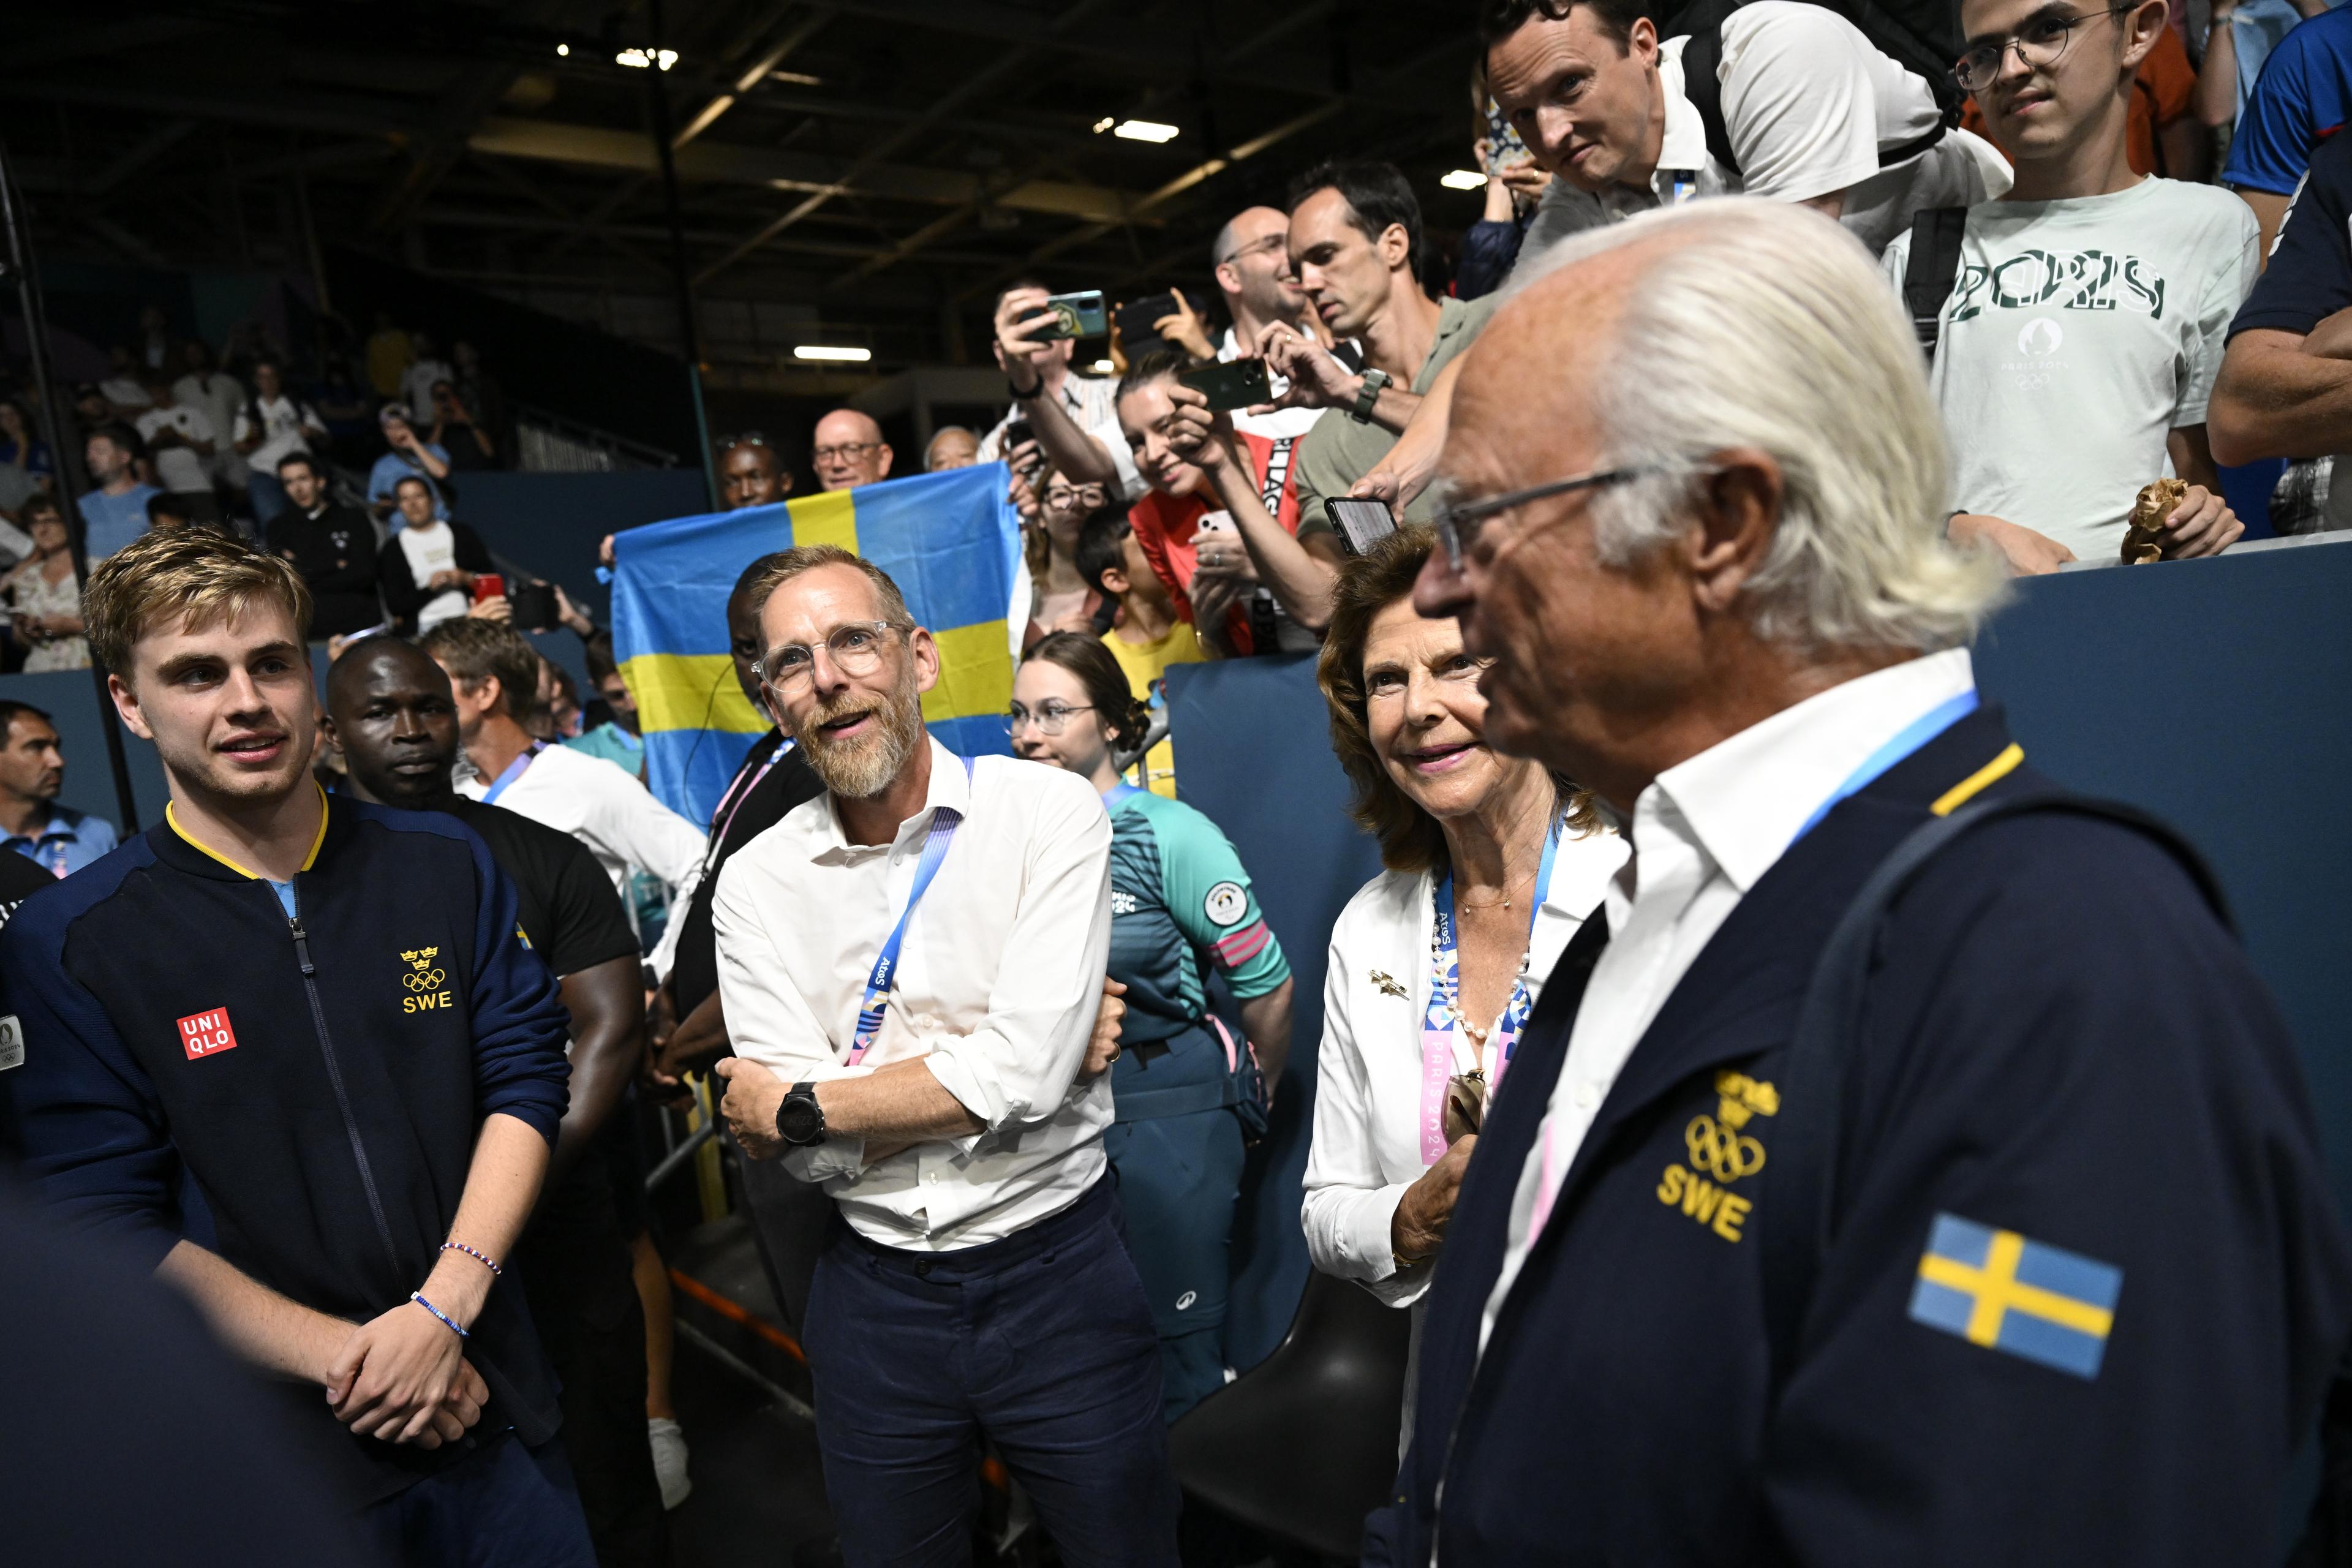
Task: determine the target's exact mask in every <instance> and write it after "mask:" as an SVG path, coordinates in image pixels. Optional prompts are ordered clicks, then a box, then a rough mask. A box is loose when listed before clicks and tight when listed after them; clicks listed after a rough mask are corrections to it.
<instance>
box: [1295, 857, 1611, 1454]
mask: <svg viewBox="0 0 2352 1568" xmlns="http://www.w3.org/2000/svg"><path fill="white" fill-rule="evenodd" d="M1624 859H1625V841H1624V840H1623V839H1622V838H1620V837H1618V836H1617V835H1616V834H1614V833H1611V832H1607V831H1602V832H1599V833H1592V834H1588V835H1586V836H1585V837H1581V838H1568V839H1563V840H1562V841H1561V842H1560V847H1559V855H1558V857H1557V858H1556V859H1555V861H1554V863H1553V866H1552V876H1551V888H1550V890H1549V895H1548V896H1547V897H1546V898H1545V900H1544V902H1543V907H1542V908H1541V909H1539V910H1537V911H1536V918H1535V931H1534V934H1533V935H1532V937H1531V938H1530V939H1529V942H1528V996H1529V998H1530V999H1531V1000H1533V999H1538V998H1540V997H1541V996H1542V994H1543V983H1544V978H1545V977H1546V976H1547V975H1549V974H1550V973H1551V972H1552V967H1553V965H1555V964H1556V963H1559V955H1560V952H1561V951H1562V950H1563V949H1565V948H1566V947H1567V946H1568V942H1569V939H1570V937H1572V936H1574V935H1575V934H1576V930H1577V928H1578V927H1579V926H1580V925H1582V924H1583V923H1584V921H1585V919H1586V917H1588V916H1589V915H1591V912H1592V910H1594V909H1595V908H1596V907H1597V906H1598V905H1599V904H1600V902H1601V892H1602V889H1604V888H1606V887H1607V886H1608V882H1609V879H1610V877H1611V875H1612V873H1614V872H1615V871H1616V869H1617V868H1618V867H1619V866H1620V865H1622V864H1623V862H1624ZM1433 880H1434V878H1433V875H1432V873H1430V872H1427V871H1420V872H1404V871H1383V872H1381V874H1380V875H1379V876H1377V877H1375V878H1373V879H1371V880H1370V881H1369V882H1367V883H1365V884H1364V885H1363V887H1362V888H1361V889H1358V891H1357V893H1356V896H1355V897H1354V898H1352V899H1350V900H1348V907H1347V908H1346V909H1345V910H1341V911H1340V912H1339V922H1338V923H1337V924H1335V925H1334V926H1333V927H1332V928H1331V952H1330V962H1329V965H1328V967H1327V968H1326V969H1325V971H1324V973H1323V1043H1322V1045H1321V1047H1319V1048H1318V1052H1317V1055H1316V1059H1315V1074H1316V1080H1315V1139H1314V1142H1313V1143H1312V1144H1310V1145H1309V1146H1308V1148H1307V1179H1306V1190H1307V1195H1306V1200H1305V1202H1304V1203H1303V1204H1301V1205H1300V1208H1299V1221H1300V1223H1301V1224H1302V1225H1303V1226H1305V1228H1306V1231H1307V1256H1308V1257H1309V1258H1312V1259H1313V1260H1314V1263H1315V1267H1316V1268H1319V1269H1321V1270H1323V1272H1325V1273H1326V1274H1336V1275H1338V1276H1339V1278H1340V1279H1353V1280H1356V1281H1358V1282H1360V1284H1362V1285H1363V1287H1364V1288H1365V1289H1368V1290H1370V1292H1371V1293H1372V1294H1373V1295H1375V1296H1377V1297H1379V1298H1380V1299H1381V1300H1382V1301H1383V1302H1385V1303H1387V1304H1388V1305H1389V1306H1391V1307H1409V1308H1411V1309H1412V1351H1411V1353H1410V1358H1409V1361H1408V1372H1407V1376H1406V1380H1405V1413H1404V1429H1405V1430H1406V1431H1407V1432H1408V1433H1410V1432H1411V1431H1412V1387H1413V1378H1412V1367H1413V1365H1414V1364H1416V1363H1418V1361H1419V1357H1420V1352H1421V1318H1422V1309H1423V1301H1424V1298H1425V1297H1426V1296H1427V1294H1428V1290H1429V1282H1430V1279H1431V1278H1432V1277H1433V1273H1434V1272H1435V1267H1436V1266H1435V1265H1434V1264H1426V1265H1423V1266H1421V1267H1417V1268H1408V1269H1403V1270H1400V1269H1399V1268H1397V1266H1396V1253H1395V1251H1394V1249H1393V1248H1392V1247H1391V1246H1390V1234H1391V1233H1390V1228H1389V1227H1390V1225H1391V1221H1392V1220H1393V1219H1394V1217H1395V1215H1396V1206H1397V1205H1398V1203H1400V1202H1401V1201H1402V1199H1403V1197H1404V1190H1405V1189H1406V1188H1407V1187H1409V1186H1411V1185H1412V1184H1413V1183H1415V1182H1417V1181H1419V1180H1420V1179H1421V1175H1422V1173H1423V1171H1425V1170H1427V1169H1428V1166H1427V1165H1425V1164H1424V1163H1423V1162H1422V1157H1421V1078H1422V1075H1421V1026H1422V1020H1423V1018H1424V1017H1426V1016H1428V1013H1429V986H1430V980H1431V975H1430V967H1429V963H1430V961H1429V943H1430V937H1431V934H1432V927H1433V924H1434V922H1435V918H1436V915H1435V910H1434V907H1433V905H1432V904H1431V902H1430V888H1431V884H1432V883H1433ZM1383 980H1386V981H1387V982H1388V984H1386V985H1384V984H1382V981H1383ZM1399 992H1402V994H1398V993H1399ZM1454 1049H1455V1052H1456V1060H1455V1062H1454V1070H1455V1071H1456V1072H1467V1071H1469V1070H1471V1069H1472V1068H1479V1067H1483V1068H1486V1073H1487V1079H1488V1081H1489V1082H1490V1083H1492V1082H1493V1081H1495V1079H1494V1064H1493V1062H1492V1061H1490V1060H1486V1059H1485V1058H1486V1057H1487V1056H1491V1054H1492V1046H1491V1043H1490V1045H1489V1047H1487V1048H1486V1052H1484V1053H1483V1054H1482V1053H1481V1052H1480V1048H1479V1047H1477V1046H1476V1045H1475V1043H1474V1042H1473V1041H1472V1040H1471V1039H1470V1037H1468V1036H1467V1035H1466V1034H1463V1033H1460V1032H1459V1031H1457V1032H1456V1035H1455V1037H1454Z"/></svg>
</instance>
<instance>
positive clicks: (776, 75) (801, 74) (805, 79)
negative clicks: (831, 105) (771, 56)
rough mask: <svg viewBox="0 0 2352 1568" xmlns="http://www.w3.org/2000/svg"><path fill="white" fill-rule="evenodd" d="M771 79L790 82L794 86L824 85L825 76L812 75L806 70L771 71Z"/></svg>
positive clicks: (769, 75)
mask: <svg viewBox="0 0 2352 1568" xmlns="http://www.w3.org/2000/svg"><path fill="white" fill-rule="evenodd" d="M768 79H769V80H770V81H782V82H789V83H791V84H792V85H793V86H794V87H823V86H824V78H823V77H821V76H811V75H809V74H808V73H807V72H806V71H770V72H769V73H768Z"/></svg>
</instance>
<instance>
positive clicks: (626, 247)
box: [419, 156, 669, 272]
mask: <svg viewBox="0 0 2352 1568" xmlns="http://www.w3.org/2000/svg"><path fill="white" fill-rule="evenodd" d="M470 161H471V163H473V165H474V166H475V167H476V168H478V169H479V170H481V171H482V172H483V173H484V174H488V175H489V176H490V178H492V179H493V180H496V181H497V182H498V183H499V184H500V185H502V186H504V187H505V188H506V189H508V190H509V191H512V192H514V193H515V194H516V195H519V196H520V197H522V198H523V200H525V201H527V202H531V203H533V204H535V205H539V206H541V207H544V208H545V209H546V210H547V211H548V212H549V213H550V214H551V215H552V216H554V217H556V218H557V219H559V220H561V221H562V223H563V224H565V225H566V226H571V227H575V228H581V229H584V230H586V231H587V232H588V234H589V236H590V237H593V238H595V239H599V240H602V241H603V242H604V244H606V245H608V246H610V247H612V248H613V249H614V250H615V251H617V252H619V253H620V254H621V255H622V256H624V257H625V258H628V259H629V260H631V261H635V262H636V263H637V264H638V265H640V266H643V267H650V268H654V269H655V270H656V271H662V272H667V270H669V268H668V264H667V263H666V262H664V261H662V260H660V259H659V258H656V257H653V256H650V255H648V254H647V253H646V252H645V251H643V250H640V249H638V248H637V247H635V246H634V245H632V244H630V243H629V242H628V240H627V239H625V238H624V237H622V236H621V235H620V234H619V233H618V232H616V231H615V230H614V229H613V228H612V227H610V226H607V225H605V224H604V223H601V222H587V221H583V219H582V218H580V217H579V216H577V215H576V214H574V213H573V212H572V209H571V208H569V207H567V206H565V205H563V204H562V202H559V201H557V200H556V199H555V198H554V197H553V196H551V195H548V193H547V192H546V190H545V189H544V188H542V187H541V186H539V185H536V184H532V183H531V182H530V181H529V180H526V179H524V178H523V177H522V176H521V175H520V174H516V173H515V172H514V171H513V170H512V169H509V168H508V167H507V166H506V165H505V164H504V163H500V162H499V161H498V160H497V159H495V158H483V157H478V156H477V157H474V158H472V159H471V160H470ZM419 210H420V212H421V211H422V209H419ZM661 237H662V238H664V239H667V238H668V237H669V236H668V234H667V232H666V231H665V232H664V233H663V234H662V236H661Z"/></svg>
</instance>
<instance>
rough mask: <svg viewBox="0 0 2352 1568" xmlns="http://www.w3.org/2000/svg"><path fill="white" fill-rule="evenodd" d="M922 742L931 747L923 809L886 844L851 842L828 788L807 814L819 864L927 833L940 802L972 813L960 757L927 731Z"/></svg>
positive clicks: (851, 859)
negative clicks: (815, 808) (820, 802)
mask: <svg viewBox="0 0 2352 1568" xmlns="http://www.w3.org/2000/svg"><path fill="white" fill-rule="evenodd" d="M923 743H924V744H925V745H926V746H929V748H930V751H931V783H930V787H929V789H927V790H925V791H924V792H923V809H922V810H920V811H919V812H917V813H915V815H914V816H910V817H908V818H907V820H906V821H904V822H902V823H900V824H898V833H897V835H896V836H895V837H892V838H891V840H890V842H889V843H888V844H852V843H851V842H850V841H849V834H848V833H847V831H846V830H845V829H844V828H843V826H841V802H840V801H839V800H838V799H837V798H835V795H834V794H833V792H832V791H830V790H827V791H826V792H825V796H824V805H825V808H824V810H823V811H821V812H811V813H810V814H809V815H810V816H812V817H814V819H815V820H814V821H813V822H811V823H810V825H809V827H810V833H809V844H808V847H809V859H810V860H811V861H813V862H814V863H815V864H817V865H820V866H845V865H850V864H854V863H855V862H856V861H858V860H861V859H865V858H868V857H871V856H875V855H879V854H882V853H884V852H885V851H887V850H888V849H889V848H891V847H893V846H895V845H899V844H904V843H906V842H907V841H908V839H909V838H918V837H921V836H922V835H924V834H926V833H929V831H930V830H931V817H932V815H933V814H934V813H936V812H937V811H939V810H940V807H942V806H944V807H946V808H947V809H948V810H950V811H952V812H954V813H955V814H956V816H959V817H964V816H971V779H970V778H968V777H966V776H965V774H964V771H963V759H962V758H961V757H959V756H957V755H956V754H955V753H954V752H950V751H949V750H948V749H947V748H946V747H945V746H942V745H940V743H939V742H937V741H935V740H933V739H932V738H931V737H930V736H929V734H926V735H925V736H924V737H923Z"/></svg>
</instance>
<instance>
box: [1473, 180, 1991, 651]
mask: <svg viewBox="0 0 2352 1568" xmlns="http://www.w3.org/2000/svg"><path fill="white" fill-rule="evenodd" d="M1644 243H1653V244H1654V245H1655V252H1654V254H1655V259H1654V260H1652V261H1649V262H1648V263H1646V264H1645V266H1644V267H1643V271H1642V274H1641V277H1640V279H1639V281H1638V282H1637V283H1635V284H1634V285H1633V287H1632V288H1631V289H1629V290H1628V291H1627V293H1626V296H1625V300H1624V304H1623V306H1622V314H1621V315H1620V316H1619V317H1618V320H1617V321H1616V323H1615V326H1614V329H1613V333H1612V335H1613V339H1614V342H1613V343H1612V346H1611V348H1610V350H1609V352H1608V353H1607V355H1606V357H1605V360H1604V362H1603V366H1602V369H1601V373H1600V374H1599V376H1598V377H1597V378H1596V379H1595V381H1594V383H1593V384H1592V385H1591V388H1590V395H1591V400H1592V407H1593V409H1594V410H1595V414H1596V417H1597V418H1598V420H1599V423H1600V426H1601V439H1602V441H1603V443H1604V449H1605V450H1606V451H1607V453H1608V458H1607V460H1606V466H1607V467H1611V468H1633V467H1639V468H1646V469H1649V470H1651V472H1649V473H1648V474H1647V475H1645V476H1644V477H1643V478H1642V479H1636V480H1633V481H1632V482H1630V483H1627V484H1623V485H1620V486H1618V487H1616V488H1615V489H1611V490H1605V491H1603V492H1602V493H1601V495H1600V496H1598V497H1596V498H1595V500H1594V502H1593V508H1592V516H1593V524H1594V529H1595V534H1596V543H1597V545H1598V547H1599V550H1600V552H1601V559H1602V560H1603V561H1604V562H1607V563H1611V564H1612V565H1619V566H1622V565H1624V564H1627V563H1631V562H1633V561H1634V560H1637V559H1639V558H1640V557H1642V556H1643V555H1645V554H1647V553H1649V552H1651V551H1654V550H1655V549H1657V548H1658V547H1659V546H1661V545H1663V544H1664V543H1665V542H1667V541H1669V540H1670V539H1673V538H1675V537H1676V536H1677V535H1678V534H1680V533H1681V532H1682V531H1684V530H1685V529H1686V528H1687V527H1688V525H1689V518H1690V513H1691V510H1692V508H1693V506H1694V505H1695V504H1696V500H1697V495H1698V488H1699V486H1701V485H1702V484H1704V483H1705V482H1706V479H1707V478H1708V477H1709V476H1710V474H1711V473H1712V472H1713V471H1714V468H1715V462H1714V459H1715V455H1716V454H1717V453H1720V452H1723V451H1726V450H1727V449H1729V448H1731V447H1756V448H1758V449H1759V450H1761V451H1763V452H1766V453H1768V454H1769V455H1770V457H1771V458H1772V459H1773V460H1774V461H1775V462H1777V463H1778V464H1779V465H1780V472H1781V479H1782V487H1783V488H1782V491H1781V497H1780V521H1779V526H1778V527H1777V529H1776V530H1775V531H1774V534H1773V539H1772V543H1771V547H1770V549H1769V551H1768V552H1766V555H1765V558H1764V563H1763V565H1762V567H1761V568H1760V569H1759V571H1758V572H1757V574H1755V576H1754V577H1752V578H1751V579H1750V580H1749V581H1748V586H1747V588H1746V590H1745V597H1746V599H1747V601H1748V616H1749V618H1750V622H1751V624H1752V625H1753V626H1755V627H1756V630H1757V633H1758V635H1759V636H1761V637H1767V638H1769V639H1771V640H1774V641H1777V642H1785V643H1790V644H1795V645H1798V646H1800V647H1806V648H1809V649H1818V648H1820V647H1899V648H1911V649H1916V650H1919V651H1922V652H1926V651H1929V650H1933V649H1936V648H1942V647H1954V646H1957V645H1958V644H1962V643H1965V642H1967V641H1969V638H1970V637H1973V636H1974V634H1975V632H1976V628H1977V626H1978V625H1979V623H1980V622H1981V621H1982V620H1983V618H1984V617H1985V616H1986V615H1987V614H1988V613H1989V612H1990V610H1991V609H1992V608H1993V607H1994V605H1997V604H1998V603H1999V602H2000V599H2001V597H2002V596H2003V595H2004V594H2005V592H2006V577H2005V574H2003V573H2002V572H2001V570H2000V565H1999V563H1998V562H1996V561H1994V560H1992V559H1991V558H1990V557H1989V556H1986V555H1983V554H1979V553H1972V552H1961V551H1959V550H1958V549H1956V548H1954V547H1953V546H1952V545H1951V544H1950V543H1949V542H1948V541H1947V540H1946V539H1945V537H1944V524H1945V521H1946V519H1947V517H1948V513H1949V508H1948V495H1949V489H1950V483H1949V479H1948V463H1947V457H1946V451H1945V446H1944V433H1943V427H1942V423H1941V421H1940V420H1939V419H1938V417H1937V411H1936V405H1935V402H1934V400H1933V398H1932V397H1931V396H1930V395H1929V394H1928V391H1927V378H1926V374H1925V372H1924V369H1923V366H1922V364H1921V357H1920V353H1919V345H1918V341H1917V339H1916V337H1915V336H1914V335H1913V331H1912V328H1911V323H1910V321H1909V319H1908V318H1907V317H1906V316H1905V314H1904V313H1903V310H1902V308H1901V306H1900V304H1899V303H1898V302H1897V300H1895V293H1894V290H1893V289H1890V288H1889V287H1888V286H1887V284H1886V282H1885V279H1884V278H1883V277H1882V276H1881V275H1880V273H1879V270H1878V268H1877V267H1876V266H1875V265H1874V263H1873V262H1872V260H1871V258H1870V257H1869V254H1868V253H1867V252H1866V251H1864V249H1863V247H1862V246H1861V245H1860V244H1859V243H1858V242H1857V241H1855V240H1854V238H1853V237H1852V236H1850V235H1848V234H1847V233H1846V232H1845V231H1844V230H1843V228H1841V227H1839V226H1837V225H1836V224H1834V223H1832V222H1831V221H1830V220H1828V219H1827V218H1824V217H1823V216H1821V215H1820V214H1818V213H1813V212H1809V211H1806V210H1805V209H1803V208H1801V207H1798V206H1795V205H1790V204H1787V203H1780V202H1767V201H1762V200H1758V199H1755V198H1752V197H1726V198H1723V199H1720V200H1709V201H1705V202H1699V203H1694V204H1692V205H1688V206H1683V207H1677V208H1673V209H1670V210H1667V211H1664V212H1656V213H1650V214H1646V215H1644V216H1641V217H1638V218H1635V219H1633V220H1632V221H1631V222H1627V223H1622V224H1613V225H1611V226H1607V227H1605V228H1601V229H1596V230H1591V231H1588V232H1586V233H1583V234H1580V235H1576V236H1574V237H1570V238H1569V239H1566V240H1564V241H1562V242H1561V243H1560V244H1559V245H1558V246H1556V247H1553V248H1552V249H1550V250H1549V251H1547V252H1545V253H1544V254H1543V255H1542V256H1540V257H1539V258H1532V260H1533V262H1534V265H1533V266H1532V267H1530V268H1522V269H1521V271H1522V273H1523V274H1525V276H1515V277H1514V278H1513V279H1511V283H1512V289H1511V292H1512V293H1513V294H1515V295H1516V294H1518V293H1520V292H1523V291H1524V290H1525V289H1526V288H1527V287H1528V284H1530V283H1532V282H1533V281H1535V280H1536V279H1538V278H1541V277H1544V276H1548V275H1549V274H1550V273H1553V272H1556V271H1559V270H1560V269H1561V268H1566V267H1570V266H1573V265H1574V264H1576V263H1577V262H1580V261H1585V260H1589V259H1591V258H1593V257H1596V256H1599V255H1601V254H1602V253H1604V252H1607V251H1612V250H1616V249H1618V248H1620V247H1624V246H1629V245H1640V244H1644Z"/></svg>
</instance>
